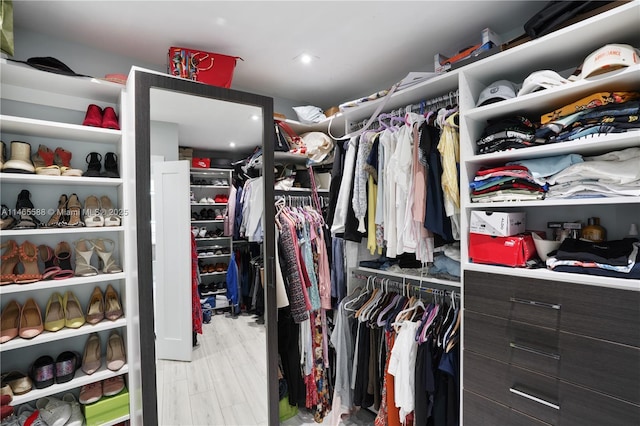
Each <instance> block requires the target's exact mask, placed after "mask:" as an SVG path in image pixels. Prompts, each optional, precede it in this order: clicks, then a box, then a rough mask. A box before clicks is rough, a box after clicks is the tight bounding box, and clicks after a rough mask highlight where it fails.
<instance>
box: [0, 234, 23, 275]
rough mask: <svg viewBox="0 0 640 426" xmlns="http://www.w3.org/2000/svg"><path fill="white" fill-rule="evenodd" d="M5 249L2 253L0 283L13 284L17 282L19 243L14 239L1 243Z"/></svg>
mask: <svg viewBox="0 0 640 426" xmlns="http://www.w3.org/2000/svg"><path fill="white" fill-rule="evenodd" d="M0 248H2V249H5V251H4V253H2V267H1V268H0V285H4V284H12V283H15V282H16V274H15V271H16V266H17V265H18V262H19V261H20V254H19V251H18V244H17V243H16V242H15V241H14V240H9V241H7V242H6V243H4V244H2V245H0Z"/></svg>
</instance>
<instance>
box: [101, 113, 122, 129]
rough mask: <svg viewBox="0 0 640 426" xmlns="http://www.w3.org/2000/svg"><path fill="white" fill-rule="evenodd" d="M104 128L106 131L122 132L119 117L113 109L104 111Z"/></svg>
mask: <svg viewBox="0 0 640 426" xmlns="http://www.w3.org/2000/svg"><path fill="white" fill-rule="evenodd" d="M102 127H103V128H105V129H113V130H120V125H118V116H117V115H116V111H115V110H114V109H113V108H112V107H105V109H104V110H103V111H102Z"/></svg>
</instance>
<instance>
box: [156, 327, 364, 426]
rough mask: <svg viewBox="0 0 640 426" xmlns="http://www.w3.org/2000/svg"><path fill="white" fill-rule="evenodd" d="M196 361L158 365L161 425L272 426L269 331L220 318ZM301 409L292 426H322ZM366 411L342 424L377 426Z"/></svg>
mask: <svg viewBox="0 0 640 426" xmlns="http://www.w3.org/2000/svg"><path fill="white" fill-rule="evenodd" d="M198 342H199V343H200V345H199V347H197V348H196V349H194V351H193V360H192V361H191V362H181V361H166V360H158V361H157V370H156V371H157V373H156V374H157V381H158V419H159V423H160V425H161V426H178V425H184V426H262V425H267V380H266V377H267V374H266V364H267V359H266V331H265V327H264V326H263V325H258V324H256V323H255V320H254V319H253V317H252V316H243V315H240V316H239V317H238V318H237V319H231V318H226V317H225V316H224V315H214V316H213V317H212V319H211V323H209V324H203V334H202V335H199V336H198ZM317 424H318V423H315V422H314V420H313V416H312V415H311V414H310V413H308V412H304V411H303V410H301V411H300V412H299V414H298V415H297V416H295V417H293V418H291V419H288V420H287V421H285V422H284V423H283V425H286V426H303V425H317ZM372 424H373V416H372V415H371V414H370V413H368V412H361V413H358V415H355V416H352V417H351V418H349V419H346V420H345V421H344V422H341V425H345V426H350V425H372Z"/></svg>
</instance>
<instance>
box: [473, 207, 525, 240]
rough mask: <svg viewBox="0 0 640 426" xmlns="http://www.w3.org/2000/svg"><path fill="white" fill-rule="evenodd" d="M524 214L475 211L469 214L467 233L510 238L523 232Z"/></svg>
mask: <svg viewBox="0 0 640 426" xmlns="http://www.w3.org/2000/svg"><path fill="white" fill-rule="evenodd" d="M525 220H526V214H525V213H524V212H492V211H484V210H477V211H472V212H471V218H470V219H469V232H473V233H476V234H485V235H493V236H495V237H510V236H511V235H518V234H521V233H523V232H524V231H525V227H526V226H525Z"/></svg>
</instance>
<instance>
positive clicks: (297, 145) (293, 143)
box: [276, 120, 307, 154]
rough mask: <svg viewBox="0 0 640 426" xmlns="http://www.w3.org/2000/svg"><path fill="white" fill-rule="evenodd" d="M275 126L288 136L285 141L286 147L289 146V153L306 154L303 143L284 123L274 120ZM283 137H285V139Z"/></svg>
mask: <svg viewBox="0 0 640 426" xmlns="http://www.w3.org/2000/svg"><path fill="white" fill-rule="evenodd" d="M276 125H277V126H278V127H280V129H282V130H283V131H284V133H285V134H286V136H288V138H287V139H286V141H287V145H289V152H291V153H293V154H306V152H307V149H306V147H305V144H304V141H303V140H302V138H301V137H300V136H298V134H297V133H296V132H295V131H294V130H293V129H292V128H291V126H289V125H288V124H287V123H285V122H284V121H279V120H276ZM286 136H285V137H286Z"/></svg>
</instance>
